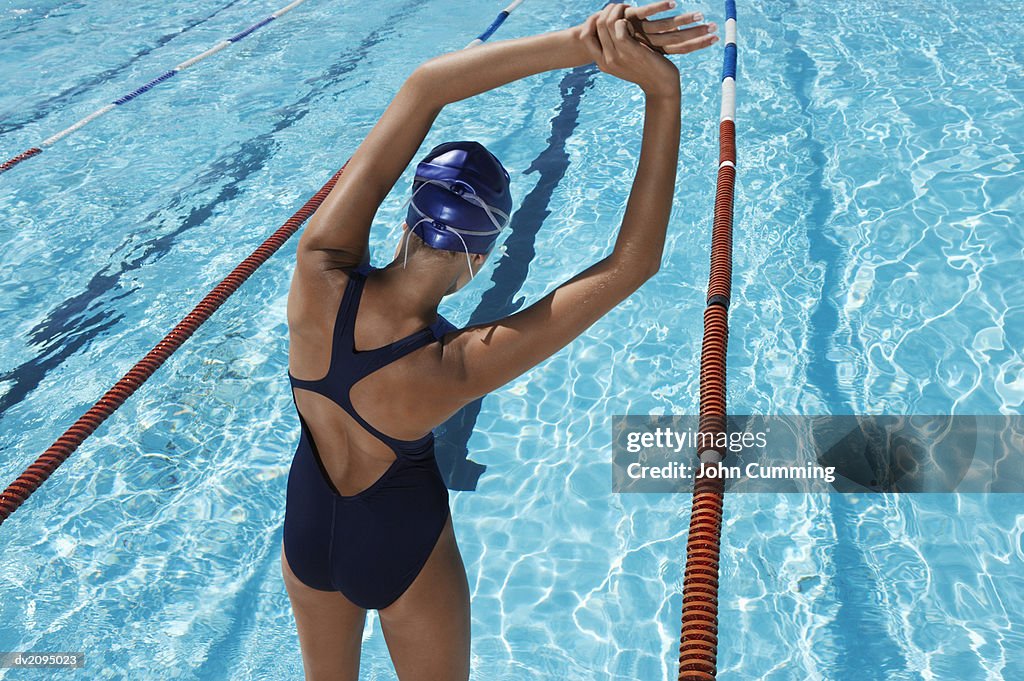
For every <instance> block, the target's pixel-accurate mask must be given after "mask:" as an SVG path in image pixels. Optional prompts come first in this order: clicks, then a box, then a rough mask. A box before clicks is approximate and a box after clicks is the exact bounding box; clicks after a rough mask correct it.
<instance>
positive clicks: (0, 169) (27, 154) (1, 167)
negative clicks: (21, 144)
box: [0, 147, 43, 173]
mask: <svg viewBox="0 0 1024 681" xmlns="http://www.w3.org/2000/svg"><path fill="white" fill-rule="evenodd" d="M41 153H43V150H42V149H40V148H39V147H32V148H31V149H26V150H25V151H23V152H21V153H20V154H18V155H17V156H14V157H12V158H9V159H7V160H6V161H4V162H3V163H0V173H4V172H7V171H8V170H10V169H11V168H13V167H14V166H16V165H18V164H19V163H21V162H22V161H24V160H25V159H27V158H32V157H33V156H35V155H36V154H41Z"/></svg>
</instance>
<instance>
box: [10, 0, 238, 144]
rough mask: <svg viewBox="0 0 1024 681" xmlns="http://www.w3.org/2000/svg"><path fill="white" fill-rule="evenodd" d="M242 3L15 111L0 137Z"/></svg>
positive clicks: (62, 105) (193, 22)
mask: <svg viewBox="0 0 1024 681" xmlns="http://www.w3.org/2000/svg"><path fill="white" fill-rule="evenodd" d="M241 1H242V0H230V2H228V3H227V4H226V5H222V6H221V7H219V8H218V9H217V10H216V11H215V12H213V13H211V14H208V15H206V16H205V17H201V18H198V19H193V20H191V21H189V22H188V23H186V24H185V25H184V26H183V27H181V28H179V29H178V30H177V31H175V32H173V33H165V34H164V35H162V36H160V37H159V38H157V39H156V41H155V42H154V44H152V45H149V46H147V47H143V48H142V49H140V50H138V51H137V52H135V53H134V54H132V55H131V56H130V57H129V58H128V60H127V61H124V62H122V63H120V64H117V65H115V66H111V67H110V68H108V69H104V70H103V71H100V72H99V73H95V74H93V75H91V76H89V77H88V78H86V79H85V80H83V81H80V82H78V83H75V84H73V85H71V86H68V87H66V88H64V89H63V90H61V91H60V92H58V93H56V94H54V95H51V96H50V97H47V98H46V99H43V100H39V101H37V102H36V103H35V106H34V107H32V109H28V108H26V109H25V110H22V111H19V112H18V113H21V114H23V115H22V117H21V118H20V119H19V120H7V121H0V137H3V136H5V135H9V134H11V133H12V132H17V131H18V130H21V129H22V128H25V127H26V126H28V125H31V124H32V123H37V122H39V121H41V120H42V119H44V118H46V117H47V116H50V115H52V114H53V113H54V112H55V111H59V110H61V109H64V108H66V107H67V104H68V102H73V101H75V99H76V98H78V97H80V96H81V95H82V94H83V93H86V92H89V91H90V90H92V89H94V88H95V87H96V86H98V85H105V84H107V83H109V82H111V80H113V78H114V77H116V76H120V75H121V74H122V73H123V72H124V71H126V70H127V69H128V67H130V66H131V65H132V64H135V63H136V62H137V61H139V60H140V59H142V58H143V57H147V56H149V55H150V54H152V53H153V52H155V51H157V50H159V49H160V48H162V47H164V46H165V45H167V44H168V43H170V42H171V41H173V40H176V39H178V38H180V37H181V36H183V35H185V34H186V33H189V32H190V31H192V30H193V29H195V28H197V27H199V26H202V25H203V24H205V23H207V22H208V21H211V20H212V19H213V18H214V17H216V16H217V15H219V14H221V13H222V12H224V11H226V10H228V9H230V8H232V7H234V6H235V5H237V4H238V3H239V2H241ZM0 40H3V38H2V37H0ZM12 118H13V117H12Z"/></svg>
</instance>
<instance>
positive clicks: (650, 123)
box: [442, 5, 715, 404]
mask: <svg viewBox="0 0 1024 681" xmlns="http://www.w3.org/2000/svg"><path fill="white" fill-rule="evenodd" d="M624 14H625V12H624V8H623V6H622V5H610V6H609V7H606V8H605V9H604V10H602V11H601V12H600V13H599V17H598V19H597V31H596V35H595V36H593V37H592V38H590V39H587V40H586V41H585V43H586V45H587V47H588V49H589V51H590V54H591V55H592V58H593V60H594V61H596V62H597V63H598V65H599V66H600V68H601V70H602V71H604V72H606V73H610V74H612V75H615V76H617V77H619V78H622V79H624V80H627V81H630V82H633V83H636V84H638V85H639V86H640V87H641V88H642V89H643V91H644V94H645V95H646V104H645V117H644V128H643V138H642V142H641V147H640V160H639V163H638V166H637V171H636V176H635V177H634V179H633V186H632V189H631V191H630V195H629V199H628V201H627V204H626V210H625V214H624V216H623V219H622V224H621V226H620V228H619V234H618V238H617V239H616V241H615V247H614V249H613V250H612V253H611V254H610V255H608V256H607V257H605V258H604V259H603V260H601V261H599V262H597V263H596V264H594V265H591V266H590V267H589V268H587V269H586V270H584V271H583V272H581V273H580V274H578V275H576V276H575V277H573V278H571V279H569V280H568V281H566V282H565V283H563V284H562V285H561V286H559V287H558V288H556V289H555V290H554V291H552V292H551V293H549V294H548V295H547V296H545V297H544V298H542V299H541V300H539V301H537V302H536V303H534V304H533V305H531V306H530V307H528V308H526V309H524V310H521V311H520V312H517V313H515V314H513V315H511V316H509V317H506V318H505V319H501V320H498V321H496V322H492V323H489V324H480V325H476V326H472V327H469V328H467V329H464V330H462V331H460V332H456V333H455V334H454V335H453V337H452V339H451V340H450V341H449V342H448V344H447V345H446V349H445V354H444V356H443V359H442V364H443V365H444V371H445V374H446V376H448V377H449V380H448V381H447V382H446V386H448V387H449V389H450V390H451V391H453V394H451V395H447V396H446V397H447V398H449V400H450V401H451V403H453V404H458V403H465V402H468V401H470V400H472V399H475V398H477V397H479V396H481V395H484V394H486V393H488V392H490V391H491V390H494V389H495V388H498V387H500V386H502V385H504V384H505V383H507V382H509V381H511V380H512V379H514V378H515V377H517V376H519V375H520V374H522V373H524V372H525V371H527V370H528V369H530V368H531V367H533V366H534V365H536V364H538V363H539V362H541V361H543V360H545V359H547V358H548V357H550V356H551V355H552V354H554V353H555V352H557V351H558V350H559V349H561V348H562V347H564V346H565V345H566V344H568V343H569V342H570V341H572V340H573V339H574V338H576V337H577V336H578V335H580V334H581V333H582V332H583V331H585V330H586V329H587V327H589V326H590V325H591V324H593V323H594V322H595V321H597V320H598V319H600V318H601V317H602V316H603V315H604V314H605V313H607V312H608V311H609V310H611V309H612V308H613V307H615V306H616V305H617V304H618V303H619V302H621V301H622V300H623V299H624V298H626V297H627V296H629V295H630V294H631V293H633V291H635V290H636V289H637V288H639V287H640V285H641V284H643V283H644V282H645V281H646V280H647V279H648V278H650V277H651V276H653V275H654V273H655V272H657V270H658V267H659V266H660V263H661V257H662V251H663V249H664V246H665V232H666V229H667V226H668V220H669V214H670V212H671V208H672V196H673V191H674V187H675V177H676V165H677V163H678V158H679V130H680V121H679V117H680V86H679V71H678V69H676V67H675V66H674V65H673V64H672V62H670V61H669V60H668V59H666V58H665V57H663V56H661V55H659V54H657V53H655V52H654V51H653V50H651V49H648V48H647V47H644V46H642V45H640V44H639V43H638V42H637V41H636V40H635V39H634V38H633V37H632V36H631V34H630V32H629V29H628V22H627V21H626V17H625V16H624ZM713 28H714V27H713V26H712V27H711V28H710V29H708V28H707V27H703V26H702V27H699V32H698V31H692V30H691V32H690V33H689V34H688V35H686V34H685V32H683V31H678V32H676V33H678V34H679V35H678V38H676V37H675V36H673V38H674V39H673V40H671V41H668V40H666V41H665V42H664V43H663V44H665V45H667V46H668V49H667V51H668V52H670V53H674V54H681V53H684V52H691V51H694V50H695V49H700V48H702V47H706V46H708V45H710V44H712V43H713V42H714V41H715V37H714V36H713V35H710V33H711V30H713ZM446 401H448V400H446Z"/></svg>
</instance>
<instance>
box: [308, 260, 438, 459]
mask: <svg viewBox="0 0 1024 681" xmlns="http://www.w3.org/2000/svg"><path fill="white" fill-rule="evenodd" d="M372 269H373V268H369V267H360V268H358V269H356V270H353V271H352V272H351V273H350V274H349V280H348V284H347V285H346V287H345V293H344V295H343V296H342V299H341V305H340V306H339V308H338V315H337V318H336V319H335V321H334V333H333V338H332V340H331V362H330V367H329V368H328V370H327V375H326V376H324V377H323V378H320V379H317V380H314V381H307V380H302V379H299V378H295V377H294V376H292V374H291V372H290V371H289V372H288V378H289V380H290V381H291V385H292V387H293V388H301V389H303V390H310V391H312V392H315V393H319V394H321V395H323V396H324V397H326V398H327V399H329V400H331V401H332V402H334V403H335V404H337V405H338V406H339V407H341V408H342V409H343V410H345V412H346V413H347V414H349V416H351V417H352V418H353V419H355V421H356V423H358V424H359V425H360V426H362V427H363V428H364V429H365V430H366V431H367V432H369V433H370V434H371V435H373V436H374V437H376V438H377V439H378V440H380V441H381V442H383V443H384V444H386V445H387V446H388V447H390V448H391V449H392V450H393V451H394V452H395V455H396V456H397V457H399V458H401V457H406V458H417V457H423V456H433V448H432V445H433V440H434V434H433V433H432V432H431V433H427V434H426V435H424V436H423V437H421V438H417V439H415V440H399V439H398V438H394V437H391V436H390V435H387V434H385V433H382V432H381V431H379V430H377V429H376V428H374V427H373V426H372V425H371V424H370V423H368V422H367V421H366V419H364V418H363V417H362V416H360V415H359V413H358V412H357V411H356V409H355V407H354V406H353V405H352V400H351V397H350V391H351V389H352V386H354V385H355V384H356V383H358V382H359V381H360V380H362V379H363V378H366V377H367V376H369V375H370V374H372V373H373V372H375V371H377V370H378V369H381V368H383V367H385V366H387V365H388V364H391V363H392V362H395V361H397V360H399V359H401V358H402V357H405V356H406V355H408V354H409V353H411V352H413V351H415V350H419V349H420V348H422V347H424V346H426V345H429V344H430V343H433V342H434V341H438V340H440V339H441V338H442V337H443V336H444V334H446V333H448V332H449V331H451V330H453V329H455V327H454V326H453V325H452V324H451V323H449V322H448V321H447V320H446V319H444V317H441V316H440V315H438V317H437V320H436V321H435V322H434V323H433V324H431V325H430V326H428V327H427V328H424V329H420V330H419V331H416V332H415V333H411V334H409V335H408V336H406V337H405V338H401V339H399V340H396V341H394V342H393V343H388V344H387V345H385V346H382V347H379V348H374V349H373V350H357V349H356V347H355V321H356V315H357V314H358V311H359V301H360V299H361V297H362V293H363V288H364V287H365V285H366V274H367V270H372ZM292 397H293V399H294V391H293V393H292ZM297 409H298V407H297V405H296V410H297ZM300 418H301V414H300Z"/></svg>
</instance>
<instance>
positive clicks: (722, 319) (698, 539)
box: [678, 0, 736, 681]
mask: <svg viewBox="0 0 1024 681" xmlns="http://www.w3.org/2000/svg"><path fill="white" fill-rule="evenodd" d="M724 52H725V54H724V56H723V65H722V105H721V112H720V115H719V124H718V139H719V156H718V180H717V182H716V187H715V209H714V219H713V221H712V228H711V271H710V274H709V278H708V293H707V306H706V307H705V309H704V338H703V343H702V346H701V355H700V407H699V414H700V421H699V424H700V425H699V428H700V431H701V432H706V433H711V434H713V437H712V438H711V439H712V440H714V441H716V442H717V441H718V440H719V438H718V435H719V434H724V433H725V432H726V427H725V419H726V350H727V347H728V344H729V302H730V296H731V294H732V228H733V196H734V192H733V190H734V187H735V182H736V122H735V119H736V2H735V0H725V50H724ZM725 453H726V450H725V448H724V447H718V446H713V447H702V448H700V449H699V450H698V452H697V455H698V456H699V457H700V460H701V463H705V464H715V463H718V462H720V461H722V459H723V458H724V457H725ZM723 502H724V481H723V480H722V479H721V478H719V477H714V478H706V477H703V476H699V477H697V478H696V480H695V481H694V488H693V500H692V506H691V510H690V529H689V534H688V537H687V542H686V569H685V571H684V573H683V608H682V618H681V619H682V626H681V631H680V635H679V677H678V678H679V681H714V679H715V676H716V674H717V654H718V563H719V556H720V553H721V542H722V506H723Z"/></svg>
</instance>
